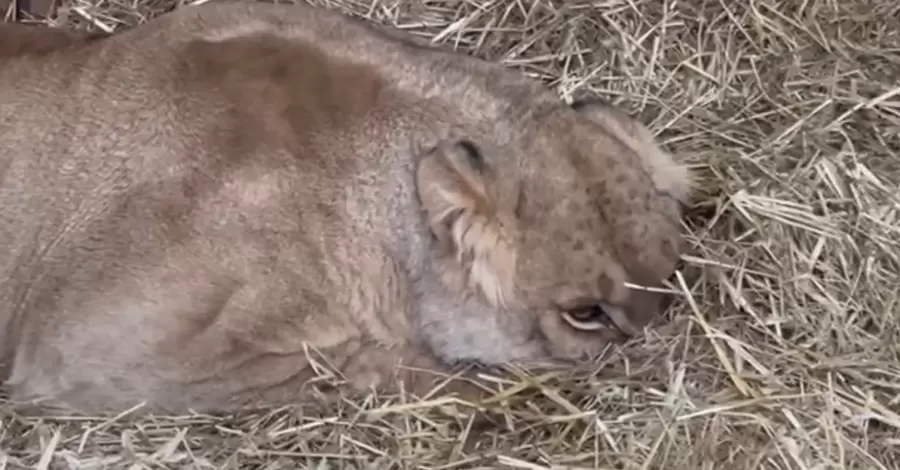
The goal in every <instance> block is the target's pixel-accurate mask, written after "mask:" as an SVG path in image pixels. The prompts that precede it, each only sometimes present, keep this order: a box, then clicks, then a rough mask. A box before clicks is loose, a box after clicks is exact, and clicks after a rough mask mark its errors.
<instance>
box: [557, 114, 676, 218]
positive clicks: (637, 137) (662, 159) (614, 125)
mask: <svg viewBox="0 0 900 470" xmlns="http://www.w3.org/2000/svg"><path fill="white" fill-rule="evenodd" d="M572 108H574V109H575V110H576V111H578V112H579V113H582V114H583V115H584V116H586V117H587V118H589V119H591V120H592V121H593V122H595V123H597V124H598V125H600V126H601V127H603V128H604V129H605V130H607V131H609V132H610V133H611V134H613V135H614V136H616V138H618V139H619V140H621V141H622V142H623V143H624V144H625V145H627V146H628V147H630V148H631V149H632V150H634V151H635V152H636V153H637V154H638V155H640V156H641V158H642V159H643V160H644V162H645V164H646V165H647V166H648V168H647V169H648V170H649V171H650V173H651V175H652V177H653V182H654V184H655V185H656V188H657V189H658V190H659V191H662V192H665V193H668V194H669V195H670V196H672V197H674V198H675V199H677V200H678V201H679V202H681V203H687V202H688V201H687V200H688V199H689V197H690V194H691V186H692V185H693V178H692V177H691V174H690V171H689V170H688V168H687V167H686V166H684V165H682V164H680V163H678V162H676V161H675V159H674V158H673V156H672V155H670V154H669V153H667V152H665V151H663V150H662V148H660V147H659V145H658V144H657V143H656V139H655V138H654V136H653V134H652V133H651V132H650V129H648V128H647V127H646V126H645V125H644V124H642V123H641V122H639V121H638V120H637V119H634V118H632V117H631V116H629V115H628V114H627V113H626V112H625V111H623V110H622V109H620V108H618V107H616V106H614V105H612V104H610V103H608V102H606V101H604V100H601V99H590V100H578V101H575V102H573V103H572Z"/></svg>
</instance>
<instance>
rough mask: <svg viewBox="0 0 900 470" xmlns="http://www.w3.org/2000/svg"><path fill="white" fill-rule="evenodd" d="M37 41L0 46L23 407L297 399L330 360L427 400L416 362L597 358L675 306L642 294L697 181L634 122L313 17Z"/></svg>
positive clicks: (10, 298) (8, 270)
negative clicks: (314, 360) (321, 362)
mask: <svg viewBox="0 0 900 470" xmlns="http://www.w3.org/2000/svg"><path fill="white" fill-rule="evenodd" d="M8 28H9V29H8ZM16 28H19V27H18V26H16V27H10V26H7V25H0V44H3V43H4V41H5V39H4V38H7V39H9V38H21V37H23V36H22V35H23V34H28V35H30V34H37V35H40V36H38V37H42V38H43V39H42V41H43V42H42V44H44V45H42V46H40V47H38V46H34V47H29V46H21V44H23V42H21V41H19V42H17V44H19V46H16V47H7V48H3V46H0V103H3V106H2V107H0V178H2V179H0V244H2V246H4V247H8V248H7V249H4V250H2V251H0V327H2V330H0V331H2V335H3V336H2V337H0V340H2V353H3V361H0V362H2V363H5V364H6V366H5V368H4V369H3V370H5V371H6V375H8V380H7V383H6V386H7V387H8V388H9V389H10V391H11V393H12V396H13V397H14V398H15V399H18V400H43V401H46V402H48V403H50V404H54V405H58V406H65V407H68V408H70V409H73V410H83V411H98V410H113V409H115V410H120V409H123V408H125V407H129V406H132V405H134V404H136V403H139V402H147V404H148V407H149V408H151V409H160V410H170V411H175V410H183V409H186V408H195V409H228V408H233V407H237V406H243V405H251V404H259V403H284V402H290V401H295V400H301V399H303V397H304V396H305V395H304V393H305V391H306V390H307V388H308V387H309V386H310V385H311V384H312V382H313V381H312V380H311V379H313V378H315V377H316V374H317V373H318V372H317V369H316V368H315V367H312V366H311V362H310V360H311V357H312V356H315V355H318V354H321V355H322V356H323V357H327V358H328V360H329V361H330V363H332V364H333V365H334V366H335V367H337V368H338V369H339V370H340V371H341V372H342V373H343V375H344V376H345V377H346V379H347V385H348V386H350V387H352V388H354V389H364V388H366V387H370V386H379V387H381V386H384V387H391V386H393V385H394V384H395V383H397V381H398V380H403V381H406V382H407V383H408V384H411V385H412V386H413V387H412V389H414V390H424V389H423V388H422V387H430V386H431V384H432V383H433V381H434V380H435V379H436V378H437V377H433V376H428V375H427V374H422V373H412V372H407V369H404V368H402V367H399V366H401V365H411V366H417V367H422V368H431V369H435V370H438V371H440V370H449V367H450V366H452V364H453V363H454V362H457V361H464V360H470V359H474V360H479V361H482V362H487V363H499V362H504V361H511V360H523V361H527V360H536V359H542V358H552V359H559V360H577V359H579V358H582V357H584V356H589V355H592V354H596V353H599V352H600V351H602V350H603V348H604V347H605V346H606V345H607V344H608V343H609V342H610V341H618V340H621V339H623V338H626V337H628V336H631V335H634V334H637V333H638V332H639V331H640V329H641V328H643V327H644V326H645V325H647V324H648V323H649V322H650V321H651V320H652V319H653V318H654V317H655V316H656V315H657V314H658V313H659V312H660V311H661V309H662V305H663V304H661V303H660V298H659V296H658V295H656V294H651V293H648V292H646V291H641V290H633V289H629V288H628V287H627V284H628V283H637V284H644V285H650V286H655V285H658V284H659V283H660V282H661V281H662V280H663V279H664V278H666V277H667V276H668V275H669V274H670V273H671V272H672V270H674V266H675V263H676V261H677V259H678V253H679V243H680V242H679V224H678V219H679V216H680V209H679V206H678V204H679V201H680V200H683V199H684V198H685V197H686V195H687V194H688V180H687V173H686V172H685V170H684V169H683V168H682V167H681V166H680V165H678V164H677V163H676V162H675V161H674V160H672V159H671V157H670V156H669V155H668V154H666V153H664V152H663V151H662V150H660V149H659V148H658V147H657V146H656V144H655V143H654V142H653V141H652V137H651V134H650V133H649V131H647V130H646V128H644V127H643V126H642V125H641V124H639V123H637V122H636V121H631V120H630V118H628V117H627V116H625V115H624V114H621V113H619V112H618V111H616V110H614V109H613V108H602V107H596V106H584V107H570V106H568V105H565V104H564V103H562V102H561V101H560V100H559V99H558V98H557V97H556V96H555V95H554V94H553V93H552V92H550V91H549V90H547V89H545V88H544V87H543V86H542V85H541V84H540V83H537V82H534V81H532V80H530V79H527V78H525V77H524V76H522V75H520V74H519V73H517V72H515V71H512V70H509V69H506V68H504V67H502V66H500V65H497V64H491V63H488V62H484V61H481V60H478V59H475V58H471V57H467V56H465V55H462V54H457V53H453V52H448V51H439V50H436V49H431V48H428V47H424V46H421V45H419V44H416V43H413V42H412V41H407V40H405V39H404V37H403V36H402V35H401V34H399V33H389V34H388V33H383V32H381V31H380V30H379V29H377V28H376V27H374V26H369V25H365V24H363V23H360V22H357V21H355V20H351V19H349V18H347V17H345V16H342V15H340V14H338V13H336V12H332V11H327V10H323V9H319V8H313V7H308V6H303V5H273V4H263V3H209V4H206V5H203V6H195V7H184V8H181V9H178V10H176V11H174V12H172V13H169V14H166V15H163V16H162V17H159V18H157V19H155V20H153V21H150V22H148V23H146V24H144V25H141V26H138V27H135V28H133V29H130V30H127V31H124V32H120V33H116V34H113V35H97V36H85V35H82V34H80V33H74V32H68V33H66V32H60V31H55V32H54V31H37V30H35V31H29V32H27V33H24V32H23V31H24V30H21V29H16ZM5 44H12V42H11V40H10V41H9V42H5ZM30 44H38V42H33V43H30ZM663 174H665V177H663Z"/></svg>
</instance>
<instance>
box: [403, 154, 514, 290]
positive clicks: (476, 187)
mask: <svg viewBox="0 0 900 470" xmlns="http://www.w3.org/2000/svg"><path fill="white" fill-rule="evenodd" d="M489 172H490V169H489V168H488V167H487V166H486V164H485V162H484V159H483V158H482V155H481V154H480V151H479V149H478V147H477V146H475V144H473V143H471V142H469V141H466V140H459V141H449V142H443V143H441V144H439V145H438V146H436V147H435V148H434V149H432V150H431V151H430V152H428V153H427V154H426V155H425V156H424V157H423V158H422V160H421V161H420V162H419V166H418V169H417V171H416V186H417V191H418V196H419V201H420V203H421V204H422V208H423V209H424V212H425V216H426V219H427V223H428V226H429V228H430V229H431V232H432V234H434V237H435V238H436V240H437V244H438V248H439V249H440V250H442V251H443V252H444V253H449V254H451V255H452V256H453V257H454V258H455V260H456V262H458V263H459V264H460V267H461V268H462V270H463V272H464V275H465V277H466V281H467V283H468V285H469V287H471V288H475V289H476V290H478V291H479V292H481V294H482V295H484V297H485V298H486V299H487V301H488V302H490V303H491V304H492V305H494V306H495V307H504V306H507V305H508V304H509V302H510V301H511V299H512V297H513V275H514V273H515V266H516V251H515V246H514V243H513V240H511V239H510V236H509V233H510V231H509V230H508V229H507V227H506V226H505V225H504V222H503V217H502V216H501V215H500V214H499V211H498V207H497V203H496V199H495V198H494V197H492V195H491V194H490V191H489V189H488V184H487V180H486V179H487V178H488V177H489Z"/></svg>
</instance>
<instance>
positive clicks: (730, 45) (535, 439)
mask: <svg viewBox="0 0 900 470" xmlns="http://www.w3.org/2000/svg"><path fill="white" fill-rule="evenodd" d="M211 1H216V0H211ZM248 1H249V0H248ZM7 3H8V2H7ZM313 3H317V4H320V5H323V6H324V7H328V8H338V9H342V10H344V11H347V12H349V13H352V14H354V15H357V16H360V17H365V18H368V19H370V20H371V21H377V22H381V23H387V24H393V25H396V26H398V27H401V28H402V29H404V30H407V31H410V32H412V33H414V34H419V35H422V36H425V37H432V38H433V39H434V41H436V42H442V43H445V44H453V45H456V46H457V47H458V48H459V49H460V50H464V51H472V52H473V53H474V54H477V55H479V56H482V57H486V58H490V59H492V60H497V61H501V62H503V63H505V64H507V65H508V66H509V67H514V68H517V69H520V70H522V71H523V72H525V73H528V74H531V75H533V76H534V77H537V78H539V79H542V80H544V81H545V82H546V83H547V85H548V86H550V87H552V88H553V89H555V90H557V91H558V92H559V94H560V96H561V97H563V98H566V99H569V98H571V97H573V96H575V97H581V96H584V95H598V96H601V97H604V98H607V99H609V100H612V101H614V102H617V103H619V104H620V105H621V106H623V107H625V108H627V109H628V110H630V111H632V112H633V113H635V114H636V115H638V116H640V117H641V118H642V119H643V120H644V121H645V122H647V123H648V124H649V125H650V126H651V127H652V129H653V130H654V131H655V132H657V133H658V134H659V136H660V139H661V140H662V142H663V144H664V146H665V148H666V149H668V150H669V151H671V152H673V153H675V154H676V155H677V156H678V158H682V159H684V160H686V161H688V162H689V163H690V164H691V165H692V166H693V168H694V169H695V170H696V171H697V173H698V175H699V178H698V180H697V190H698V192H697V199H696V201H695V202H694V206H693V207H692V209H691V216H690V217H688V218H687V220H686V222H685V223H686V230H687V231H689V233H690V241H691V245H692V247H693V248H692V249H693V250H694V251H693V253H691V254H690V255H688V256H686V259H685V261H686V264H687V265H688V266H689V267H691V268H692V269H695V270H697V271H698V272H699V273H700V277H699V279H691V280H690V282H688V281H680V282H678V283H676V285H675V287H676V288H677V289H678V290H679V291H680V292H681V293H682V295H681V296H680V297H679V300H678V301H677V302H676V304H675V305H674V306H673V307H672V308H671V310H670V312H669V313H668V318H667V319H666V320H665V321H664V322H662V324H661V325H660V326H659V327H657V328H654V329H652V330H649V331H648V334H647V335H646V336H645V337H642V338H640V339H638V340H635V341H633V342H632V343H631V344H629V345H627V346H626V347H625V348H623V349H622V350H621V351H617V352H615V353H612V354H611V355H610V356H609V357H607V358H605V359H604V360H602V361H598V362H597V363H594V364H586V365H585V366H584V367H581V368H578V369H575V370H571V371H567V372H566V373H565V374H553V375H546V376H539V377H534V376H528V375H527V374H524V373H520V372H516V371H511V372H508V373H506V374H496V375H493V376H492V378H489V379H488V380H491V381H493V383H494V384H495V385H496V387H497V389H498V396H497V399H496V400H494V401H493V403H490V404H486V405H484V406H483V407H482V409H480V410H479V409H476V408H475V407H473V406H471V405H469V404H465V403H458V402H453V401H450V400H445V399H442V398H441V397H431V398H430V399H429V400H425V401H421V402H419V401H411V400H408V399H406V398H403V397H400V398H398V397H380V396H378V397H375V396H373V397H369V398H368V399H358V400H350V399H348V400H346V401H345V402H344V403H342V404H341V405H340V406H337V407H332V408H324V407H315V406H304V407H299V406H298V407H296V408H290V409H284V408H282V409H273V410H264V411H256V412H252V413H251V412H247V413H243V414H237V415H229V416H206V415H196V416H177V417H154V418H145V419H140V420H130V421H129V420H126V419H111V418H105V419H101V418H98V419H93V420H91V419H83V418H78V419H76V418H67V417H62V416H61V417H53V418H52V419H50V418H46V417H44V418H40V419H38V418H36V417H30V416H21V415H16V414H14V413H12V412H11V411H9V410H7V409H5V408H3V406H2V404H0V469H4V468H38V469H47V468H72V469H75V468H78V469H88V468H123V469H142V468H146V469H162V468H179V469H181V468H184V469H187V468H197V469H208V468H223V469H237V468H252V469H276V468H285V469H288V468H310V469H322V470H324V469H343V468H346V469H376V468H377V469H420V468H421V469H448V470H449V469H475V468H503V469H523V470H537V469H560V470H561V469H588V468H596V469H622V470H625V469H628V470H631V469H634V470H639V469H640V470H649V469H660V470H663V469H665V470H676V469H698V470H701V469H702V470H707V469H709V470H712V469H757V468H759V469H809V470H826V469H850V468H853V469H873V470H876V469H877V470H882V469H883V470H897V469H900V287H898V286H900V274H898V273H900V190H898V185H900V2H895V1H893V0H842V1H838V0H784V1H779V0H748V1H736V2H727V1H724V0H599V1H598V0H569V1H563V0H478V1H476V0H456V1H451V0H444V1H425V0H423V1H402V0H348V1H324V0H323V1H317V2H313ZM52 4H53V3H52V2H41V1H38V0H31V3H30V4H28V5H26V6H28V8H24V10H28V9H31V11H37V12H38V13H45V12H47V11H49V17H48V18H47V19H46V21H47V22H48V23H50V24H53V25H58V26H72V27H78V28H90V29H103V30H107V31H114V30H123V29H126V28H129V27H131V26H133V25H135V24H139V23H141V22H144V21H147V20H148V19H150V18H151V17H153V16H157V15H160V14H165V12H167V11H169V10H170V9H172V8H177V7H179V5H176V3H175V2H172V1H170V0H74V1H72V2H70V3H68V4H65V5H63V6H62V7H61V8H60V9H58V10H56V11H50V6H48V5H52ZM42 9H43V11H38V10H42ZM7 10H8V12H10V13H11V12H13V11H14V10H15V6H14V5H10V6H9V7H8V9H7ZM7 18H13V16H10V15H8V16H7ZM19 19H20V20H24V21H32V20H31V19H29V17H28V15H27V14H22V15H20V18H19ZM476 417H487V418H488V419H487V421H484V420H481V421H479V423H480V424H478V425H475V423H476V422H475V418H476Z"/></svg>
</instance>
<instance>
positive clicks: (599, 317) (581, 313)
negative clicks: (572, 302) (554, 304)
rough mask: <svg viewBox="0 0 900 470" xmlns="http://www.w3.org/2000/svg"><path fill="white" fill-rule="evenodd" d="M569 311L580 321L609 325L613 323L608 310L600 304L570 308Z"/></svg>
mask: <svg viewBox="0 0 900 470" xmlns="http://www.w3.org/2000/svg"><path fill="white" fill-rule="evenodd" d="M568 313H569V315H571V316H572V318H573V319H575V320H578V321H579V322H586V323H588V322H589V323H600V324H602V325H607V326H611V325H612V319H610V318H609V315H607V313H606V310H603V307H601V306H599V305H591V306H589V307H582V308H578V309H574V310H570V311H569V312H568Z"/></svg>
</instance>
